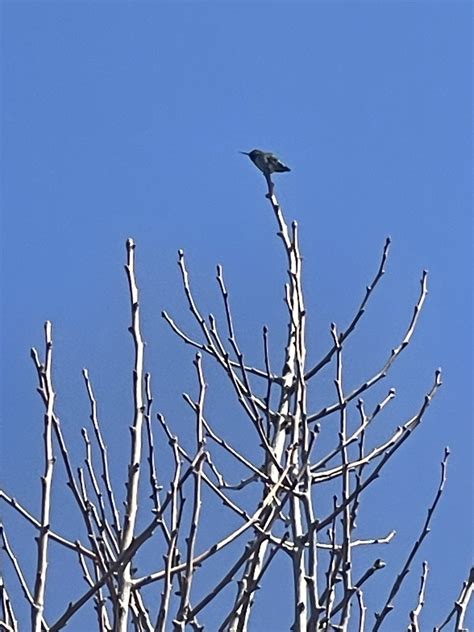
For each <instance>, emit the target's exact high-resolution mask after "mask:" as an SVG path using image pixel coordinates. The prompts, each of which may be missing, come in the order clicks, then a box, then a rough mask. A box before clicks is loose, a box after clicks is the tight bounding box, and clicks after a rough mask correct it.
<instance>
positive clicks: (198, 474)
mask: <svg viewBox="0 0 474 632" xmlns="http://www.w3.org/2000/svg"><path fill="white" fill-rule="evenodd" d="M194 366H195V367H196V372H197V376H198V381H199V397H198V401H197V402H196V403H195V407H196V457H195V459H194V462H195V463H196V466H195V468H194V472H193V475H194V499H193V509H192V517H191V525H190V527H189V536H188V538H187V540H186V541H187V555H186V568H185V571H184V574H183V582H182V586H181V601H180V605H179V610H178V614H177V617H176V622H175V625H176V629H178V630H182V631H183V632H184V629H185V625H186V620H187V616H188V613H189V612H190V610H191V584H192V581H193V574H194V566H193V559H194V557H195V548H196V537H197V530H198V525H199V518H200V515H201V505H202V501H201V488H202V468H203V460H204V457H205V453H204V444H205V439H204V425H203V415H204V397H205V394H206V382H205V380H204V374H203V371H202V359H201V354H200V353H197V354H196V358H195V360H194Z"/></svg>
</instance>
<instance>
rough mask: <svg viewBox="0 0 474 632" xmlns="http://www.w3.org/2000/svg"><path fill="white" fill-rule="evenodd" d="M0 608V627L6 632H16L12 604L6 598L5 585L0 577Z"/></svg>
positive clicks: (7, 597) (15, 620) (16, 624)
mask: <svg viewBox="0 0 474 632" xmlns="http://www.w3.org/2000/svg"><path fill="white" fill-rule="evenodd" d="M0 607H1V611H2V614H1V616H2V621H0V627H1V626H4V629H5V630H7V632H18V621H17V618H16V616H15V612H14V610H13V606H12V602H11V601H10V597H9V596H8V592H7V589H6V587H5V583H4V581H3V578H2V576H1V575H0Z"/></svg>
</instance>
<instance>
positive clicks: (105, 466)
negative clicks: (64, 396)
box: [82, 369, 120, 536]
mask: <svg viewBox="0 0 474 632" xmlns="http://www.w3.org/2000/svg"><path fill="white" fill-rule="evenodd" d="M82 375H83V377H84V382H85V385H86V389H87V395H88V397H89V404H90V407H91V413H90V420H91V422H92V427H93V428H94V434H95V438H96V441H97V444H98V446H99V451H100V456H101V461H102V480H103V481H104V484H105V489H106V491H107V499H108V502H109V506H110V511H111V513H112V516H113V527H114V530H115V533H116V535H117V536H118V535H119V534H120V517H119V513H118V510H117V504H116V502H115V497H114V492H113V489H112V483H111V480H110V473H109V463H108V457H107V446H106V445H105V441H104V439H103V437H102V432H101V430H100V426H99V419H98V415H97V402H96V399H95V396H94V391H93V389H92V384H91V381H90V378H89V371H88V370H87V369H83V371H82Z"/></svg>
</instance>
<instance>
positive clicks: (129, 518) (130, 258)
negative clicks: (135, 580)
mask: <svg viewBox="0 0 474 632" xmlns="http://www.w3.org/2000/svg"><path fill="white" fill-rule="evenodd" d="M125 271H126V273H127V279H128V284H129V289H130V304H131V312H132V324H131V326H130V333H131V334H132V337H133V342H134V345H135V363H134V370H133V398H134V408H135V411H134V419H133V425H132V427H131V454H130V463H129V466H128V480H127V501H126V513H125V519H124V526H123V532H122V539H121V543H120V545H121V553H123V552H124V551H125V550H126V549H127V548H128V547H129V546H130V544H131V543H132V540H133V536H134V530H135V523H136V518H137V512H138V483H139V479H140V463H141V457H142V426H143V417H144V397H143V365H144V349H145V344H144V342H143V339H142V334H141V329H140V306H139V300H138V287H137V283H136V277H135V243H134V241H133V239H128V240H127V265H126V266H125ZM131 564H132V561H131V560H129V561H128V563H127V564H126V566H125V567H124V568H123V570H122V572H121V574H120V576H119V612H118V619H117V632H126V631H127V621H128V612H129V605H130V590H131V581H132V575H131Z"/></svg>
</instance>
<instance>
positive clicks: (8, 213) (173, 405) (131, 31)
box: [1, 1, 473, 631]
mask: <svg viewBox="0 0 474 632" xmlns="http://www.w3.org/2000/svg"><path fill="white" fill-rule="evenodd" d="M2 18H3V38H2V39H3V43H2V47H3V48H2V70H3V73H2V74H3V96H2V141H1V149H2V171H3V184H2V189H3V191H2V244H1V245H2V280H1V281H2V353H1V362H2V389H3V390H2V400H1V404H2V418H1V462H2V465H1V476H2V482H3V484H4V486H5V488H6V489H7V490H8V491H9V492H10V493H12V494H14V495H15V496H17V497H18V498H20V499H23V501H25V503H26V504H27V505H28V507H30V508H31V509H32V511H38V508H39V500H38V499H39V493H40V483H39V474H40V471H41V467H42V465H41V456H40V445H41V423H42V411H41V405H40V402H39V397H38V396H37V394H36V393H35V386H36V378H35V374H34V370H33V367H32V365H31V361H30V359H29V348H30V346H32V345H37V346H39V347H40V349H41V352H43V346H42V325H43V321H44V320H45V319H51V320H52V322H53V326H54V334H55V353H56V370H55V384H56V387H57V391H58V412H59V414H60V416H61V419H62V421H63V425H64V428H65V432H66V434H67V436H68V438H69V439H70V440H71V442H72V443H73V447H72V455H73V457H74V458H75V459H76V463H79V461H80V459H81V457H82V447H81V442H80V434H79V429H80V427H81V426H83V425H86V424H87V414H88V409H87V401H86V397H85V393H84V388H83V385H82V379H81V369H82V367H84V366H86V367H88V368H89V369H90V372H91V377H92V379H93V381H94V384H95V387H96V390H97V396H98V398H99V400H100V403H101V410H102V418H103V420H104V430H105V432H106V433H107V436H108V437H109V439H110V443H111V452H112V454H114V455H115V457H116V461H117V462H118V465H116V467H115V473H116V476H117V478H118V479H119V477H122V479H123V477H124V476H125V465H124V459H125V458H126V450H125V449H124V448H123V447H120V446H121V445H122V446H123V443H124V441H125V438H128V430H127V425H128V424H129V423H130V419H131V417H130V415H131V400H130V371H131V352H132V348H131V347H132V345H131V340H130V337H129V334H128V332H127V327H128V324H129V311H128V302H127V286H126V279H125V275H124V272H123V263H124V260H125V249H124V242H125V239H126V238H127V237H133V238H134V239H135V240H136V242H137V248H138V250H137V258H138V277H139V282H140V286H141V289H142V301H143V309H144V323H143V326H144V335H145V338H146V340H147V342H148V348H147V351H148V354H149V355H148V364H147V366H148V368H149V369H150V370H151V371H152V373H153V380H154V384H155V386H156V391H155V402H156V409H158V410H163V411H165V412H166V413H167V415H168V416H169V418H170V423H171V424H173V425H174V427H175V428H176V429H177V430H179V429H181V430H183V429H184V428H185V427H186V423H189V422H190V417H189V415H188V413H187V411H186V408H185V406H184V404H183V403H182V401H181V398H180V393H181V392H182V391H183V390H186V389H188V390H190V391H193V389H195V385H194V379H193V368H192V365H191V360H192V352H191V351H190V350H189V349H183V347H182V345H181V344H180V343H179V342H178V341H177V340H175V339H174V338H173V337H172V335H170V333H169V331H168V330H167V329H166V326H165V324H164V323H163V322H162V321H161V318H160V312H161V310H162V309H163V308H166V309H168V310H169V311H170V312H171V313H173V314H174V315H176V316H179V315H182V319H183V320H184V321H186V319H187V318H188V317H187V314H186V308H185V305H184V302H183V300H182V296H181V292H180V288H179V283H178V270H177V267H176V263H175V262H176V251H177V249H178V248H183V249H184V250H185V252H186V254H187V257H188V261H189V265H190V267H191V269H192V272H193V278H194V279H195V284H196V289H197V290H198V291H199V292H200V296H201V298H202V301H203V304H204V307H205V308H206V309H207V310H214V311H216V310H218V307H217V306H218V305H219V301H218V299H219V297H218V295H217V291H216V287H215V282H214V272H215V268H214V266H215V264H216V263H221V264H223V265H224V269H225V272H226V277H227V280H228V284H229V286H230V288H231V290H232V299H233V304H234V307H235V318H236V321H237V323H238V331H239V333H240V340H241V345H242V347H243V348H244V349H247V350H248V354H249V357H250V358H252V359H253V360H254V361H255V362H256V361H257V360H258V358H260V355H259V354H260V347H259V344H260V330H261V329H260V328H261V325H262V324H263V323H268V324H269V325H270V327H271V329H272V331H274V332H275V335H274V340H275V341H278V339H281V337H282V335H283V333H284V320H283V319H284V308H283V303H282V300H281V298H282V286H283V283H284V281H285V269H284V259H283V256H282V253H281V252H280V244H279V242H278V239H277V237H276V236H275V225H274V220H273V217H272V215H271V211H270V209H269V208H268V204H267V203H266V201H265V200H264V197H263V193H264V181H263V179H262V178H261V177H260V175H259V174H258V172H257V171H256V170H255V169H254V168H253V167H252V165H251V163H250V162H249V161H248V160H247V158H245V157H244V156H241V155H240V154H238V153H237V151H238V150H246V151H248V150H250V149H252V148H254V147H262V148H265V149H269V150H272V151H275V152H277V153H278V154H279V155H281V157H282V158H283V159H284V160H285V162H287V163H288V164H289V165H290V166H291V167H292V172H291V173H290V174H285V175H282V176H279V177H278V182H277V186H278V191H279V194H280V196H281V200H282V203H283V206H284V209H285V213H286V215H287V217H288V218H289V219H297V220H298V221H299V223H300V227H301V231H302V247H303V251H304V264H305V283H306V288H307V305H308V318H309V324H308V331H309V334H308V348H309V358H310V361H311V360H313V361H314V360H316V359H318V358H319V357H321V355H322V353H323V352H324V349H326V348H327V346H328V345H329V343H330V337H329V323H330V322H331V321H333V320H334V321H335V322H336V323H338V325H339V326H340V327H343V326H344V325H345V324H347V323H348V321H349V319H350V317H351V316H352V314H353V312H354V310H355V309H356V306H357V301H358V300H359V299H360V297H361V296H362V294H363V291H364V288H365V285H366V284H367V283H368V282H369V280H370V279H371V276H372V275H373V273H374V272H375V270H376V267H377V265H378V260H379V256H380V253H381V249H382V246H383V242H384V239H385V237H386V236H387V235H390V236H391V237H392V240H393V248H392V253H391V259H390V262H389V264H388V271H387V277H386V279H384V281H383V286H382V287H381V288H380V291H379V293H378V294H377V296H376V297H375V300H374V303H373V305H372V309H371V310H369V311H370V313H369V314H368V316H367V320H366V321H365V322H364V324H363V326H362V327H361V328H360V331H359V333H358V335H357V339H356V340H355V341H354V343H353V345H352V346H350V347H349V357H348V360H347V363H348V375H347V381H348V383H349V384H352V385H356V384H357V383H359V382H360V381H361V380H364V379H365V378H366V377H368V376H369V375H370V374H371V373H372V372H374V371H375V370H377V369H378V368H380V365H381V362H382V361H383V360H384V358H385V355H386V352H387V351H388V350H389V349H390V348H391V347H392V346H394V345H395V344H397V343H398V341H399V339H400V336H401V334H402V332H403V328H404V327H405V325H406V323H407V321H408V318H409V316H410V315H411V309H412V305H413V303H414V301H415V300H416V296H417V293H418V282H419V277H420V274H421V271H422V269H423V268H427V269H428V270H429V272H430V294H429V298H428V301H427V305H426V310H425V313H424V314H423V317H422V319H421V321H420V325H419V329H418V331H417V333H416V336H415V339H414V342H413V345H412V346H411V348H410V349H409V350H408V351H407V353H406V355H405V356H404V357H403V356H402V358H401V359H400V363H399V365H398V366H397V367H396V368H395V370H394V372H393V376H392V377H390V378H389V380H388V382H387V383H386V384H384V385H383V388H382V389H381V390H380V391H379V394H381V393H384V392H386V389H388V387H389V386H395V387H396V388H397V392H398V401H397V403H396V404H395V405H394V410H393V413H390V414H389V415H388V417H387V421H386V423H387V424H388V425H390V424H391V426H390V427H392V426H393V425H396V424H397V423H400V422H402V421H403V420H404V418H405V417H404V415H406V414H410V413H411V412H412V411H413V410H414V409H415V408H416V406H417V404H418V403H419V402H420V401H421V400H422V397H423V395H424V393H425V391H426V390H427V389H428V388H429V386H430V384H431V381H432V376H433V373H434V370H435V368H436V367H438V366H441V367H442V368H443V371H444V386H443V389H442V391H441V392H440V394H439V395H438V397H437V399H436V401H435V402H434V404H433V407H432V408H431V409H430V411H429V413H428V415H427V417H426V420H425V422H424V424H423V426H422V427H421V428H420V429H419V431H418V432H417V433H416V435H415V436H414V437H413V440H411V441H409V442H408V444H406V445H405V447H404V449H403V450H402V451H401V452H400V453H399V455H398V458H397V460H396V462H395V463H393V464H392V465H391V466H390V467H389V468H387V472H386V478H384V479H382V480H380V481H378V482H377V483H376V484H375V485H376V487H377V489H376V490H374V493H373V496H372V504H371V505H370V506H369V507H368V509H367V511H368V512H369V513H368V520H367V523H366V524H365V525H364V535H366V536H369V535H380V534H382V533H385V532H386V531H388V530H390V529H391V528H396V529H397V532H398V536H397V539H396V541H394V543H393V545H392V547H391V548H381V549H380V550H379V551H377V554H378V555H380V557H383V558H384V559H386V560H387V562H388V568H387V570H386V572H387V576H388V574H389V573H395V572H398V571H399V569H400V560H401V559H403V556H404V555H405V554H406V552H407V550H408V547H409V544H410V542H411V541H412V540H413V538H414V537H415V536H416V534H417V533H418V531H419V529H420V526H421V523H422V521H423V520H424V517H425V511H426V508H427V506H428V505H429V503H430V502H431V500H432V498H433V495H434V493H435V489H436V486H437V484H438V477H439V461H440V459H441V457H442V452H443V448H444V446H445V445H449V446H450V448H451V450H452V457H451V461H450V464H449V475H448V484H447V490H446V495H445V497H444V499H443V502H442V505H441V507H440V508H439V510H438V513H437V515H436V518H435V521H434V524H433V530H432V533H431V534H430V536H429V538H428V540H427V542H426V545H425V547H424V549H423V551H422V553H421V555H420V556H419V558H418V559H417V562H416V564H415V567H414V570H415V571H416V572H414V573H413V574H412V576H411V577H410V583H409V584H408V586H409V590H408V591H406V592H404V593H403V595H402V596H401V599H400V601H399V603H400V604H401V606H402V609H401V612H400V615H399V616H400V617H401V618H400V619H398V620H397V619H396V616H395V615H394V617H393V618H392V620H391V621H392V623H395V622H396V621H398V625H399V626H402V627H400V628H397V629H403V626H404V625H406V623H405V622H406V618H405V616H406V614H407V612H408V611H409V609H410V608H412V607H413V606H414V605H415V599H416V593H415V591H416V588H417V586H418V574H419V569H420V567H421V561H422V560H423V559H428V560H429V561H430V565H431V573H430V577H429V583H428V591H427V605H426V613H425V618H424V626H423V627H424V629H430V627H432V626H433V625H434V624H436V623H439V622H440V618H441V617H442V616H443V615H444V614H445V613H446V612H447V610H448V609H449V608H450V607H451V606H450V604H451V603H452V601H453V599H454V598H455V596H457V594H458V591H459V589H460V586H461V582H462V580H463V579H465V577H466V575H467V570H468V558H471V557H472V536H471V532H472V526H473V525H472V483H471V481H472V474H473V470H472V439H473V434H472V394H471V390H472V383H473V371H472V366H473V339H472V280H473V279H472V263H473V257H472V254H473V253H472V236H473V234H472V134H471V133H470V129H471V126H470V119H471V115H472V97H471V94H472V93H471V88H472V85H471V74H470V73H471V70H472V68H471V56H472V50H471V41H472V34H471V32H470V29H471V19H472V11H471V3H469V2H448V1H446V2H377V3H376V2H361V3H359V2H345V3H342V2H306V3H297V2H291V3H290V2H274V3H271V2H260V3H254V4H250V3H248V2H241V3H237V2H221V3H217V2H196V3H181V2H177V3H161V2H157V3H152V2H129V3H125V2H105V1H104V2H42V1H37V2H3V3H2ZM275 354H276V355H275V357H277V358H278V357H279V356H278V355H277V351H276V350H275ZM210 375H212V373H210ZM209 382H210V384H211V390H212V381H211V378H209ZM325 388H326V387H325ZM324 394H325V395H326V391H324ZM213 397H214V398H215V399H214V400H213V399H212V398H213ZM312 397H314V401H316V402H319V399H318V398H321V400H322V399H323V398H322V396H321V394H319V393H315V394H313V396H312ZM210 398H211V399H210V403H211V412H212V410H213V409H215V410H216V411H219V406H221V407H222V402H219V397H218V395H216V394H215V393H214V395H210ZM327 398H329V399H330V400H331V401H332V400H333V398H334V394H333V393H332V392H330V391H329V390H328V391H327ZM367 399H368V402H373V403H375V402H376V401H377V400H376V398H372V399H370V397H368V398H367ZM328 403H329V402H328ZM236 418H237V417H236ZM239 420H240V417H239ZM214 421H215V423H216V425H217V426H218V427H219V428H220V429H221V430H222V431H225V423H223V422H222V419H221V420H219V418H218V416H217V417H216V419H214ZM236 423H237V422H236ZM387 427H388V426H387ZM387 431H388V430H387ZM242 432H243V431H242ZM247 436H248V435H247ZM114 451H115V452H114ZM58 494H59V499H60V501H59V502H60V503H62V502H64V503H67V501H66V500H65V492H63V491H62V490H59V491H58ZM65 506H67V505H66V504H65V505H64V507H65ZM55 511H56V516H57V519H58V521H59V522H61V520H63V517H61V516H60V515H59V514H61V509H60V508H58V507H56V509H55ZM72 511H73V510H72V509H71V512H72ZM62 513H64V512H62ZM2 514H3V515H4V516H5V518H6V522H7V526H8V525H9V524H10V525H16V526H15V527H14V529H15V531H14V532H11V533H10V535H11V539H12V540H13V543H14V544H15V546H16V547H17V549H18V548H19V547H24V555H25V556H26V557H27V559H29V562H27V563H28V564H30V567H29V568H31V559H32V555H33V552H34V550H33V545H29V546H26V545H25V544H24V540H23V539H22V538H24V536H25V534H27V533H30V532H29V531H28V530H27V529H23V528H21V527H20V526H18V523H17V522H16V521H15V520H14V518H13V516H12V513H11V512H10V510H9V509H2ZM370 522H371V523H372V527H369V523H370ZM375 531H378V533H377V534H376V533H375ZM28 556H29V557H28ZM374 557H375V555H374ZM71 560H72V557H71ZM71 563H74V562H71ZM63 572H64V573H66V570H64V569H63ZM30 576H31V575H30ZM54 581H58V577H57V576H56V577H55V576H54V573H53V585H54ZM273 581H276V580H275V579H273ZM71 585H73V586H75V584H71ZM277 588H278V586H276V584H275V585H274V586H273V589H274V590H277ZM74 594H77V593H73V594H72V595H70V596H68V599H69V598H70V599H72V598H73V596H74ZM273 594H275V592H273ZM271 599H272V590H270V591H268V590H267V591H263V594H262V598H261V603H262V607H261V608H259V609H257V611H256V615H255V616H256V618H255V626H256V627H254V628H253V629H255V630H256V629H265V628H264V627H263V628H262V627H260V628H259V627H257V626H258V625H260V626H262V625H263V623H262V622H263V621H266V623H265V625H268V626H269V627H268V629H271V630H274V631H276V630H280V629H281V630H286V629H288V625H287V624H286V623H285V625H284V627H279V626H282V625H283V624H282V623H281V622H282V621H286V619H285V617H286V612H285V603H284V601H281V600H279V601H278V602H277V603H273V604H272V607H271V608H269V603H270V600H271ZM374 605H375V604H374ZM265 613H266V615H265ZM268 613H269V614H268ZM265 616H267V617H268V616H270V617H271V620H270V621H269V620H268V619H267V620H265V618H264V617H265ZM75 625H76V627H74V625H72V626H71V630H76V631H78V630H80V625H79V624H78V623H76V624H75ZM77 626H79V627H77ZM425 626H426V627H425ZM211 628H212V624H211ZM387 629H392V628H390V626H388V628H387ZM393 629H395V628H393Z"/></svg>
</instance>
